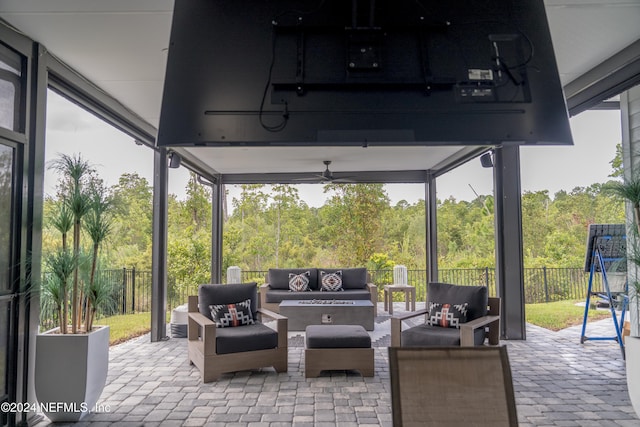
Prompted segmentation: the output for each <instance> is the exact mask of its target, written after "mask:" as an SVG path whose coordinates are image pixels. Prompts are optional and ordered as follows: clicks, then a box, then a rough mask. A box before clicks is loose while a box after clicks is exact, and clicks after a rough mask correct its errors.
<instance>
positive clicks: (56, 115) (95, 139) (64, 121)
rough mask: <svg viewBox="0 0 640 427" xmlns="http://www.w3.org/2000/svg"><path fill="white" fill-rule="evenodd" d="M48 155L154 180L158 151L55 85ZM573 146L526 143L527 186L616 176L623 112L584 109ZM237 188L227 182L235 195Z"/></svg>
mask: <svg viewBox="0 0 640 427" xmlns="http://www.w3.org/2000/svg"><path fill="white" fill-rule="evenodd" d="M47 114H48V116H47V117H48V119H47V132H46V151H45V160H46V161H47V162H50V161H51V160H53V159H55V158H56V157H57V156H58V154H59V153H65V154H68V155H71V154H78V153H81V154H82V156H83V157H84V158H86V159H87V160H89V162H91V163H92V164H94V165H95V166H96V169H97V171H98V173H99V175H100V176H101V178H103V179H104V180H105V184H106V185H107V186H112V185H115V184H117V183H118V179H119V177H120V175H122V174H123V173H138V174H139V175H140V176H143V177H145V178H146V179H147V180H148V181H149V183H150V184H152V183H153V154H152V151H151V150H150V149H149V148H147V147H143V146H138V145H136V144H135V143H134V142H133V139H132V138H131V137H129V136H127V135H125V134H124V133H122V132H120V131H119V130H117V129H115V128H113V127H111V126H110V125H108V124H106V123H105V122H103V121H102V120H100V119H98V118H96V117H95V116H93V115H92V114H90V113H88V112H86V111H84V110H82V109H81V108H80V107H78V106H76V105H74V104H72V103H71V102H69V101H67V100H66V99H64V98H62V97H61V96H59V95H57V94H56V93H55V92H52V91H49V99H48V105H47ZM570 124H571V130H572V134H573V138H574V145H573V146H546V147H522V148H521V152H520V162H521V165H520V168H521V187H522V191H540V190H548V191H549V194H550V195H551V196H553V195H554V194H555V193H556V192H557V191H559V190H566V191H571V190H572V189H573V188H575V187H585V186H588V185H591V184H593V183H597V182H605V181H607V180H609V179H610V178H609V177H608V175H609V174H610V173H611V164H610V161H611V160H612V159H613V158H614V156H615V146H616V144H618V143H620V141H621V130H620V112H619V111H610V110H609V111H586V112H584V113H581V114H579V115H577V116H575V117H573V118H571V119H570ZM188 178H189V172H188V170H186V169H185V168H184V167H181V168H179V169H169V193H172V194H176V195H177V196H178V198H180V199H183V198H184V188H185V185H186V183H187V180H188ZM56 182H57V177H56V175H55V172H54V171H52V170H49V169H47V170H46V172H45V182H44V185H45V194H46V195H53V194H55V191H56V189H55V186H56ZM322 187H323V186H322V185H318V184H315V185H313V184H304V185H299V186H298V189H299V195H300V198H301V199H302V200H304V201H305V202H306V203H307V204H309V205H310V206H321V205H322V204H323V203H324V201H325V197H326V195H325V194H324V193H323V191H322ZM436 189H437V197H438V198H439V199H446V198H449V197H454V198H455V199H456V200H473V199H474V198H475V197H476V193H477V194H480V195H485V194H492V192H493V178H492V169H490V168H489V169H487V168H483V167H482V166H481V165H480V160H479V159H474V160H472V161H470V162H468V163H466V164H465V165H463V166H461V167H459V168H457V169H456V170H454V171H452V172H449V173H447V174H446V175H443V176H441V177H439V178H438V179H437V181H436ZM386 190H387V194H388V195H389V198H390V199H391V203H392V204H395V203H397V202H398V201H400V200H403V199H404V200H406V201H407V202H409V203H415V202H416V201H417V200H419V199H424V197H425V196H424V185H422V184H390V185H387V186H386ZM238 195H239V190H238V189H237V188H236V189H234V188H230V189H229V196H230V197H229V201H231V198H232V197H234V196H235V197H237V196H238Z"/></svg>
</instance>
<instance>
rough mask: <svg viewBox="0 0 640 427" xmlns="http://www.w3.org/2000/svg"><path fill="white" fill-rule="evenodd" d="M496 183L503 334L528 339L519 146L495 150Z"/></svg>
mask: <svg viewBox="0 0 640 427" xmlns="http://www.w3.org/2000/svg"><path fill="white" fill-rule="evenodd" d="M493 161H494V168H493V185H494V197H495V203H494V213H495V241H496V243H495V244H496V283H497V288H498V296H499V297H500V298H501V299H502V301H501V302H502V307H501V314H500V328H501V335H502V338H506V339H511V340H523V339H526V325H525V316H524V262H523V256H522V205H521V199H520V194H521V190H520V148H519V147H518V146H507V147H498V148H496V149H495V151H494V157H493Z"/></svg>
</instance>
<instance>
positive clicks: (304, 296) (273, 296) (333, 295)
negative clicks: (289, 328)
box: [265, 289, 371, 304]
mask: <svg viewBox="0 0 640 427" xmlns="http://www.w3.org/2000/svg"><path fill="white" fill-rule="evenodd" d="M312 299H344V300H371V293H370V292H369V291H368V290H366V289H350V290H345V291H342V292H327V291H324V292H322V291H311V292H289V291H285V290H282V289H275V290H272V291H268V292H267V293H266V295H265V302H268V303H275V304H280V303H281V302H282V301H285V300H305V301H308V300H312Z"/></svg>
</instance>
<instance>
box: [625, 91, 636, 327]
mask: <svg viewBox="0 0 640 427" xmlns="http://www.w3.org/2000/svg"><path fill="white" fill-rule="evenodd" d="M620 119H621V127H622V166H623V169H624V179H625V180H631V179H633V178H634V177H636V176H638V174H640V151H638V150H640V129H639V128H638V126H635V127H633V126H632V123H638V120H640V86H635V87H633V88H631V89H629V90H628V91H626V92H623V93H622V94H620ZM633 215H634V214H633V208H632V207H631V205H630V204H629V203H627V204H626V217H627V240H628V241H630V242H631V243H629V244H627V248H632V247H634V239H637V237H636V233H635V232H634V230H633V228H634V227H633V223H634V222H633ZM627 271H628V276H629V277H628V280H629V283H630V284H631V283H633V282H634V281H636V280H638V279H640V271H639V269H638V266H636V265H635V263H633V262H628V263H627ZM629 292H630V300H631V301H633V302H635V298H637V296H636V295H634V294H633V292H634V291H633V287H632V286H629ZM639 316H640V313H638V308H637V305H636V304H634V303H632V304H629V322H630V324H631V335H635V336H637V335H640V330H639V329H640V328H639V327H638V318H639Z"/></svg>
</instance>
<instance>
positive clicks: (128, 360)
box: [37, 303, 640, 427]
mask: <svg viewBox="0 0 640 427" xmlns="http://www.w3.org/2000/svg"><path fill="white" fill-rule="evenodd" d="M396 304H397V306H396V309H397V311H398V312H402V310H403V309H404V304H403V303H396ZM379 313H384V312H383V310H382V306H380V307H379ZM389 323H390V320H389V316H388V315H386V316H379V317H378V318H377V319H376V325H375V331H373V332H371V333H370V334H371V337H372V341H373V346H374V348H375V366H376V367H375V376H374V377H369V378H365V377H362V376H360V374H359V373H357V372H352V371H331V372H323V374H322V375H321V376H320V377H319V378H313V379H305V377H304V356H303V355H304V344H303V340H302V336H301V335H300V333H293V332H291V333H290V334H289V335H290V336H289V370H288V372H286V373H281V374H278V373H276V372H275V371H274V370H272V369H271V368H267V369H263V370H262V371H244V372H238V373H235V374H225V375H223V376H222V377H221V378H220V379H219V380H218V381H216V382H213V383H207V384H203V383H202V382H201V381H200V374H199V372H198V371H197V369H195V367H193V366H189V364H188V363H187V361H186V352H187V348H186V347H187V345H186V339H180V338H175V339H169V340H167V341H159V342H151V341H150V340H149V335H145V336H142V337H140V338H138V339H135V340H132V341H129V342H127V343H124V344H121V345H118V346H115V347H113V348H112V349H111V351H110V370H109V377H108V379H107V386H106V388H105V390H104V392H103V394H102V397H101V398H100V400H99V402H98V405H99V406H100V408H99V409H98V412H97V413H95V414H91V415H90V416H88V417H87V418H86V419H85V420H84V421H82V422H80V423H78V424H75V425H77V426H85V425H86V426H106V425H144V426H145V427H151V426H204V425H207V426H218V425H219V426H230V425H234V426H278V425H283V426H284V425H294V426H313V425H315V426H323V425H326V426H335V425H337V426H391V395H390V384H389V365H388V353H387V347H388V345H389V335H388V334H389ZM612 331H613V325H612V323H611V320H610V319H606V320H602V321H598V322H594V323H592V324H589V332H590V333H592V334H594V335H611V333H612ZM504 343H505V345H506V346H507V348H508V353H509V360H510V364H511V369H512V372H513V382H514V388H515V395H516V404H517V411H518V420H519V423H520V426H522V427H529V426H567V427H568V426H581V427H588V426H593V427H603V426H628V427H631V426H637V425H638V423H639V422H640V421H638V418H637V417H636V415H635V413H634V412H633V408H632V407H631V403H630V402H629V396H628V394H627V385H626V379H625V371H624V361H623V360H622V359H621V356H620V349H619V347H618V345H617V344H616V343H614V342H593V341H591V342H587V343H586V344H580V326H576V327H571V328H568V329H565V330H562V331H558V332H553V331H549V330H547V329H543V328H540V327H536V326H533V325H530V324H529V325H527V340H526V341H505V342H504ZM487 397H488V396H487ZM46 425H51V424H50V423H48V422H46V421H42V422H40V423H39V424H37V426H38V427H44V426H46Z"/></svg>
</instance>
